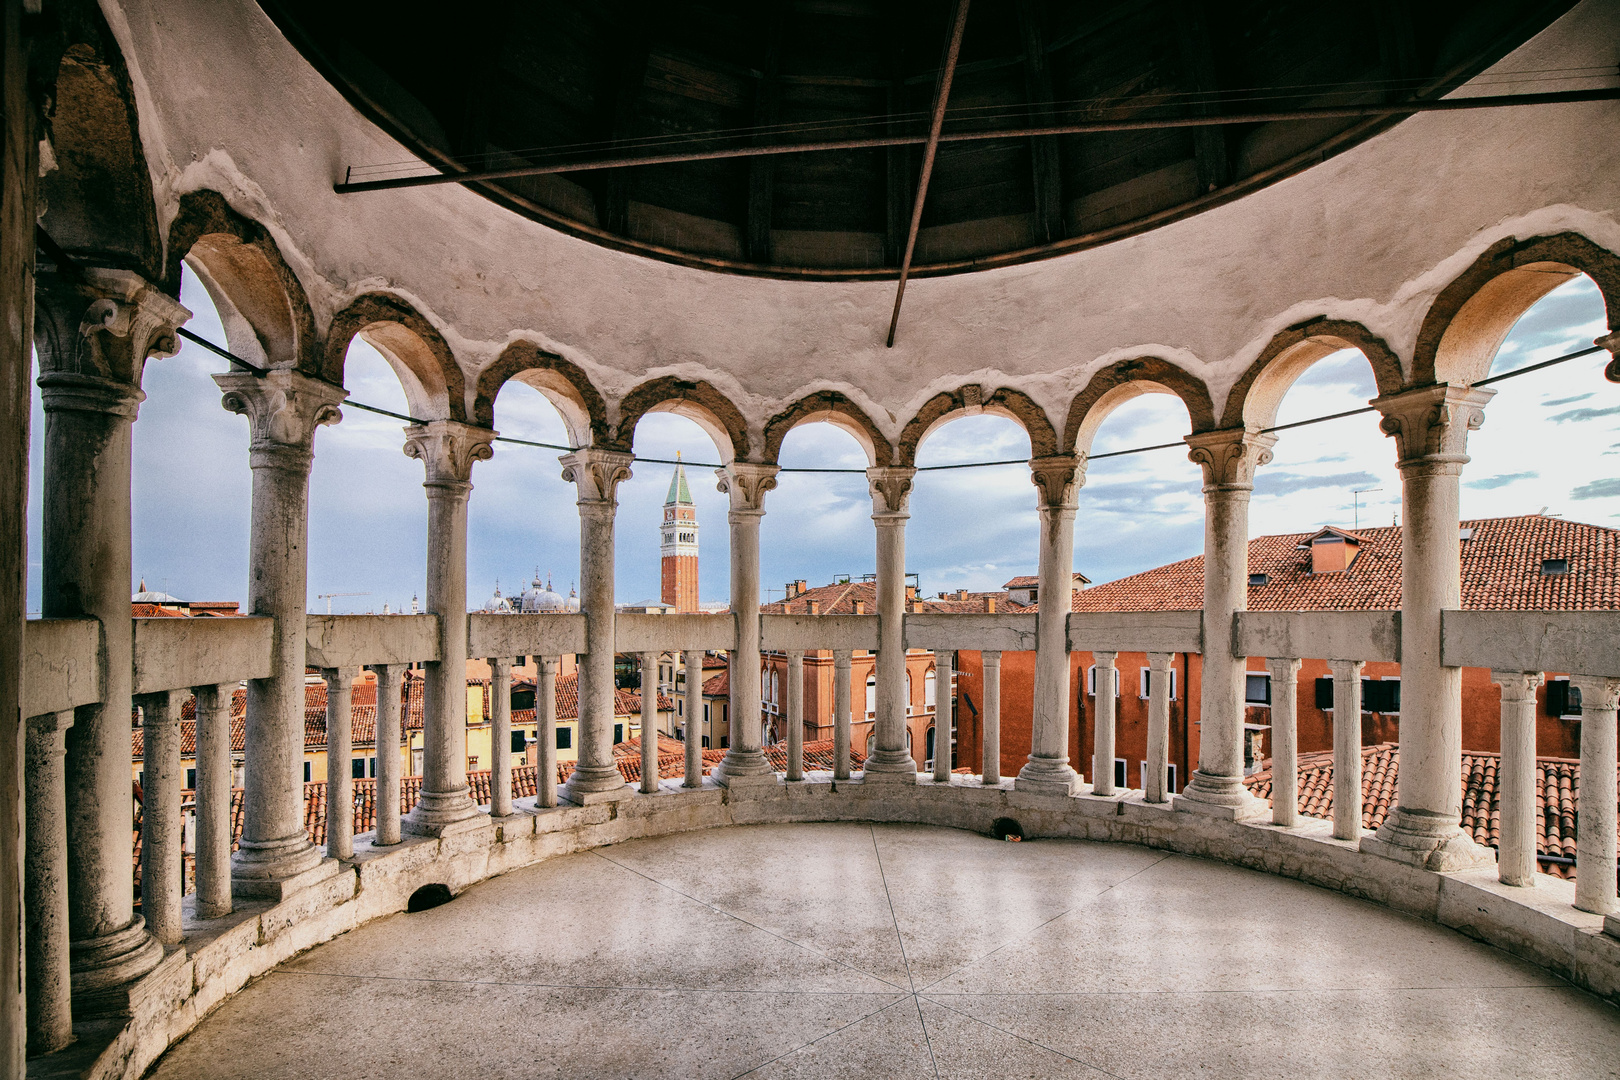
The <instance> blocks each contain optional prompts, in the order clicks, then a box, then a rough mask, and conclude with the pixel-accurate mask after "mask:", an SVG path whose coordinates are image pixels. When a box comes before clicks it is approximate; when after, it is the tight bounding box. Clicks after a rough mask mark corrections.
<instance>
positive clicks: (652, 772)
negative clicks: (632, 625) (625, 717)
mask: <svg viewBox="0 0 1620 1080" xmlns="http://www.w3.org/2000/svg"><path fill="white" fill-rule="evenodd" d="M657 790H658V654H657V653H655V652H644V653H642V654H641V793H642V794H643V795H651V794H653V793H654V792H656V791H657Z"/></svg>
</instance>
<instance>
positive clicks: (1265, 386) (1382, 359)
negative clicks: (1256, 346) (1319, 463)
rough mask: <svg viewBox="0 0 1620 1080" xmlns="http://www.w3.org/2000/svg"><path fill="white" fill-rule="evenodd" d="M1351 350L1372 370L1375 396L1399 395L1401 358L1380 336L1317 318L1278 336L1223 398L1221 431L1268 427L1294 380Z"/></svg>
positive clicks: (1357, 325)
mask: <svg viewBox="0 0 1620 1080" xmlns="http://www.w3.org/2000/svg"><path fill="white" fill-rule="evenodd" d="M1342 349H1354V350H1356V351H1357V352H1359V353H1360V354H1361V355H1362V356H1363V357H1365V358H1366V361H1367V364H1368V366H1369V367H1371V368H1372V373H1373V381H1374V382H1375V383H1376V384H1377V386H1378V393H1379V394H1380V395H1383V394H1394V393H1398V392H1399V391H1400V390H1401V388H1402V387H1403V386H1405V385H1406V375H1405V373H1404V372H1403V371H1402V370H1401V359H1400V357H1398V356H1396V355H1395V351H1394V350H1393V349H1391V348H1390V347H1389V345H1388V344H1387V343H1386V342H1385V341H1384V339H1383V338H1381V337H1379V336H1378V335H1377V334H1375V333H1373V332H1372V331H1371V330H1368V329H1367V328H1366V327H1365V326H1362V325H1361V324H1360V323H1357V322H1346V321H1343V320H1340V319H1328V318H1319V319H1311V320H1309V321H1308V322H1303V323H1297V324H1295V325H1294V326H1290V327H1289V328H1288V329H1286V330H1284V331H1282V332H1281V333H1279V334H1278V335H1277V336H1276V337H1274V338H1272V339H1271V341H1270V342H1268V343H1267V344H1266V347H1265V348H1264V349H1262V350H1261V352H1260V355H1259V357H1257V358H1256V359H1255V361H1254V363H1252V364H1250V365H1249V369H1248V370H1247V371H1245V372H1244V373H1243V376H1242V378H1240V379H1238V381H1237V383H1236V385H1234V386H1233V387H1232V389H1231V391H1230V392H1229V393H1228V394H1227V395H1226V409H1225V411H1224V412H1223V413H1222V414H1221V427H1222V428H1239V427H1245V426H1248V427H1262V428H1265V427H1270V426H1271V425H1272V424H1273V423H1274V422H1275V421H1276V418H1277V408H1278V406H1279V405H1281V404H1282V399H1283V397H1284V396H1285V395H1286V394H1287V393H1288V388H1289V387H1291V386H1293V385H1294V381H1295V380H1296V379H1298V378H1299V377H1300V376H1301V375H1303V374H1305V372H1306V371H1307V370H1308V369H1309V368H1310V367H1311V365H1313V364H1315V363H1316V362H1317V361H1318V360H1321V359H1322V358H1323V357H1326V356H1328V355H1330V354H1332V353H1336V352H1339V351H1340V350H1342Z"/></svg>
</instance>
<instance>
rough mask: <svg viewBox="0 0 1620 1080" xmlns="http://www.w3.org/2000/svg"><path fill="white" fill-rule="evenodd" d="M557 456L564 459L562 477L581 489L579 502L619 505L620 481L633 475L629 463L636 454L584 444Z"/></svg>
mask: <svg viewBox="0 0 1620 1080" xmlns="http://www.w3.org/2000/svg"><path fill="white" fill-rule="evenodd" d="M557 460H558V461H560V462H562V466H563V472H562V478H563V479H564V480H567V481H568V482H569V483H571V484H574V485H575V486H576V487H577V488H578V489H579V505H581V506H586V505H589V504H592V503H599V504H603V505H606V506H610V507H616V506H618V505H619V502H618V494H619V485H620V484H621V483H623V482H624V481H626V480H628V479H630V466H631V464H632V463H634V461H635V460H636V456H635V455H634V454H627V453H625V452H624V451H622V450H603V449H601V448H600V447H595V446H582V447H580V448H579V449H578V450H575V451H574V452H573V453H571V454H564V455H563V456H562V457H560V458H558V459H557Z"/></svg>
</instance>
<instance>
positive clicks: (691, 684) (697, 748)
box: [681, 649, 703, 788]
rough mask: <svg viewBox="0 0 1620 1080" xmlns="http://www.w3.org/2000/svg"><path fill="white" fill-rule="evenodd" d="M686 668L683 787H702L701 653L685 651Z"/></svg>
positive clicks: (684, 661)
mask: <svg viewBox="0 0 1620 1080" xmlns="http://www.w3.org/2000/svg"><path fill="white" fill-rule="evenodd" d="M681 664H682V665H683V666H684V667H685V668H686V780H685V781H684V783H683V785H682V786H684V787H689V788H700V787H702V786H703V653H702V652H701V651H700V650H698V649H687V650H686V651H685V652H684V653H682V654H681Z"/></svg>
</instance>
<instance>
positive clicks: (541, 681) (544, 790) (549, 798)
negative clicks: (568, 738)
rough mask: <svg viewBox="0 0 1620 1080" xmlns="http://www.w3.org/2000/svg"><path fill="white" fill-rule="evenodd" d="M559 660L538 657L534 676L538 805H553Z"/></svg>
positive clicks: (535, 783)
mask: <svg viewBox="0 0 1620 1080" xmlns="http://www.w3.org/2000/svg"><path fill="white" fill-rule="evenodd" d="M561 662H562V661H561V658H559V657H556V656H542V657H539V658H538V663H539V665H540V675H539V677H538V678H536V679H535V680H534V719H535V732H534V739H535V753H534V761H535V778H534V805H535V806H536V807H538V808H549V807H553V806H556V805H557V668H558V666H559V665H560V664H561ZM700 692H701V690H700ZM615 771H617V770H615Z"/></svg>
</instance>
